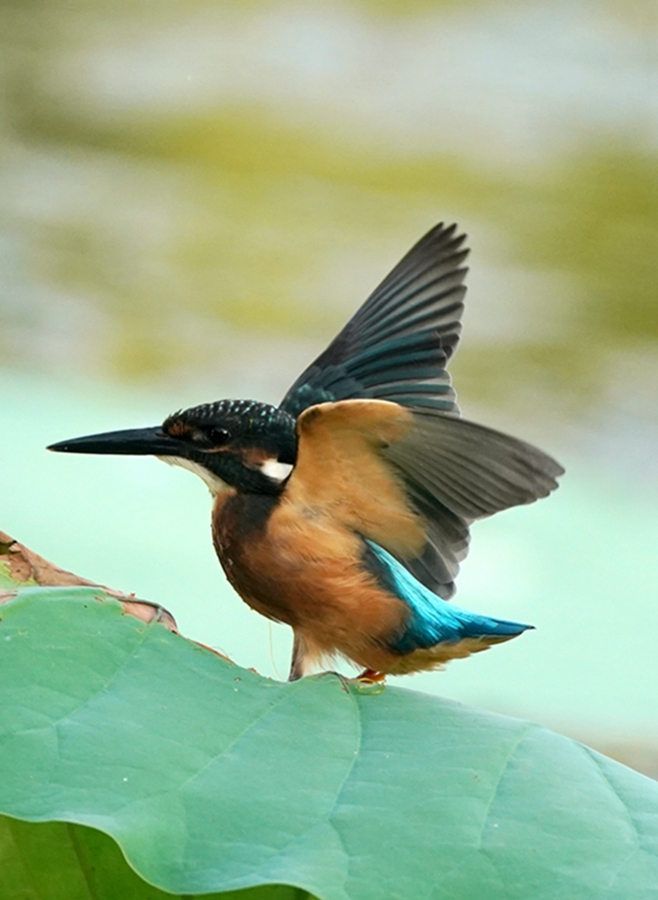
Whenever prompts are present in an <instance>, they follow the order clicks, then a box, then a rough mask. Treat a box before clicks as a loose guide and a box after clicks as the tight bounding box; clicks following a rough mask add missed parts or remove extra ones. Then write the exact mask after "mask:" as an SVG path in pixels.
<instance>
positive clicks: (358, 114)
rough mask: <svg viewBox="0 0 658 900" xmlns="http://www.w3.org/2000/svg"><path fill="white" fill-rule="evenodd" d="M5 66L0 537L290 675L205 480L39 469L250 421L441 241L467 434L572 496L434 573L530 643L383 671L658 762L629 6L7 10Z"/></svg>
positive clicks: (652, 487) (656, 113)
mask: <svg viewBox="0 0 658 900" xmlns="http://www.w3.org/2000/svg"><path fill="white" fill-rule="evenodd" d="M0 47H1V51H0V78H1V80H2V85H1V86H2V90H1V91H0V96H1V97H2V99H0V378H1V385H2V391H1V394H0V426H1V427H0V527H1V528H3V529H4V530H6V531H9V532H10V533H11V534H13V535H14V536H15V537H16V538H17V539H19V540H21V541H23V542H24V543H26V544H28V545H29V546H31V547H32V548H33V549H35V550H37V551H38V552H40V553H42V554H43V555H45V556H47V557H48V558H51V559H53V560H54V561H56V562H57V563H59V564H60V565H62V566H64V567H66V568H69V569H72V570H73V571H75V572H78V573H79V574H82V575H86V576H87V577H90V578H93V579H94V580H98V581H100V582H103V583H106V584H109V585H111V586H113V587H115V588H121V589H123V590H126V591H135V592H136V593H137V594H138V595H140V596H142V597H146V598H149V599H151V600H156V601H159V602H161V603H163V604H164V605H165V606H167V607H168V608H169V609H170V610H171V611H172V613H173V614H174V615H175V617H176V619H177V621H178V623H179V625H180V627H181V629H182V630H183V632H184V633H186V634H187V635H189V636H190V637H193V638H195V639H197V640H201V641H203V642H204V643H207V644H212V645H213V646H216V647H218V648H219V649H221V650H222V651H224V652H225V653H227V654H228V655H229V656H231V657H232V658H233V659H235V660H236V662H239V663H240V664H242V665H247V666H254V667H255V668H257V669H258V670H259V671H261V672H262V673H264V674H267V675H272V676H275V677H276V676H277V675H280V676H285V673H286V672H287V666H288V654H289V646H290V639H289V634H288V632H287V630H286V629H284V628H282V627H279V626H271V625H269V624H268V623H267V622H266V621H265V620H264V619H262V618H260V617H258V616H257V615H256V614H255V613H252V612H250V611H249V610H248V609H247V608H246V607H245V606H244V605H243V604H242V603H241V602H240V601H239V600H238V598H237V597H236V596H235V595H233V594H232V592H231V590H230V589H229V588H228V587H227V586H226V584H225V582H224V579H223V576H222V575H221V573H220V570H219V568H218V566H217V564H216V561H215V559H214V556H213V551H212V548H211V544H210V536H209V505H210V503H209V497H208V495H207V493H206V491H205V488H204V487H203V485H202V483H201V482H200V481H198V480H196V479H192V478H191V477H190V476H189V474H188V473H184V472H182V471H181V470H173V469H169V468H167V467H165V466H162V465H160V464H159V463H157V462H156V461H154V460H151V459H130V458H115V459H113V458H111V457H105V458H100V457H96V458H94V457H74V456H70V457H67V456H56V455H54V454H48V453H46V452H44V450H43V448H44V446H45V445H46V444H47V443H51V442H53V441H56V440H59V439H63V438H66V437H71V436H74V435H78V434H85V433H91V432H94V431H105V430H111V429H115V428H128V427H132V426H140V425H151V424H156V423H157V422H159V421H161V420H162V419H163V418H164V416H165V415H166V414H167V413H169V412H171V411H173V410H174V409H176V408H179V407H183V406H186V405H190V404H196V403H200V402H204V401H207V400H213V399H217V398H219V397H230V396H237V397H254V398H258V399H263V400H267V401H270V402H277V401H278V400H279V399H280V397H281V396H282V394H283V393H284V392H285V390H286V388H287V386H288V385H289V384H290V383H291V382H292V381H293V380H294V378H295V377H296V376H297V374H298V373H299V371H300V370H301V369H302V368H303V367H304V366H305V365H306V364H307V363H308V362H309V361H310V360H311V359H312V358H313V357H314V356H315V355H316V354H317V353H318V352H319V351H320V350H321V349H323V347H324V346H325V345H326V343H327V342H328V340H329V339H330V338H331V337H332V336H333V335H334V333H335V332H336V331H337V330H338V329H339V328H340V327H341V325H342V324H343V323H344V321H345V320H346V319H347V317H348V316H349V315H350V314H351V313H352V312H353V311H354V310H355V309H356V307H357V306H358V305H359V303H360V302H361V301H362V300H363V299H365V297H366V295H367V294H368V292H369V291H370V290H371V289H372V288H373V287H374V286H375V285H376V284H377V283H378V281H379V280H380V279H381V278H382V277H383V276H384V275H385V274H386V272H387V271H388V270H389V269H390V268H391V267H392V266H393V265H394V264H395V263H396V262H397V260H398V259H399V258H400V257H401V256H402V255H403V253H404V252H406V250H407V249H408V248H409V247H410V246H411V244H412V243H413V242H415V240H417V239H418V238H419V237H420V236H421V235H422V234H423V233H424V232H425V231H426V230H428V229H429V228H430V227H431V226H432V225H433V224H435V223H436V222H437V221H439V220H446V221H457V222H458V223H459V225H460V227H462V228H463V229H465V230H466V231H467V232H468V234H469V242H470V246H471V247H472V251H473V252H472V256H471V259H470V263H471V266H472V272H471V274H470V275H469V281H468V283H469V294H468V298H467V303H468V306H467V312H466V315H465V331H464V338H463V346H462V349H461V350H460V352H459V354H458V356H457V359H456V360H455V362H454V364H453V366H452V371H453V374H454V378H455V382H456V386H457V389H458V392H459V396H460V401H461V406H462V409H463V411H464V414H465V415H466V416H467V417H469V418H472V419H476V420H477V421H481V422H483V423H486V424H489V425H491V426H493V427H498V428H501V429H504V430H507V431H510V432H511V433H513V434H516V435H518V436H519V437H523V438H525V439H526V440H530V441H533V442H535V443H538V444H539V445H540V446H542V447H543V448H544V449H546V450H548V451H549V452H551V453H553V454H554V455H556V456H557V457H558V458H559V459H560V460H561V461H562V462H563V463H564V464H565V465H566V467H567V475H566V476H565V477H564V479H563V481H562V486H561V488H560V490H559V491H558V493H557V494H556V495H554V496H553V497H552V498H551V499H550V500H548V501H543V502H542V503H540V504H538V505H536V506H532V507H526V508H523V509H520V510H513V511H510V512H508V513H505V514H502V515H500V516H497V517H495V518H494V519H492V520H489V521H487V522H484V523H481V524H479V525H476V526H475V528H474V536H473V542H472V550H471V555H470V557H469V559H468V560H467V561H466V563H465V565H464V567H463V571H462V574H461V576H460V580H459V595H458V599H459V603H460V604H461V605H463V606H466V607H470V608H472V609H479V610H481V611H483V612H487V613H490V614H492V615H497V616H502V617H510V618H516V619H519V620H521V621H529V622H533V623H534V624H535V625H536V626H537V631H535V632H532V633H530V634H527V635H524V636H523V637H522V638H520V639H519V640H518V641H514V642H513V643H510V644H509V645H505V646H504V647H500V648H496V649H495V650H494V651H493V652H491V653H487V654H482V655H481V656H479V657H476V658H473V659H472V660H470V661H466V662H456V663H453V665H452V666H451V667H450V668H449V669H448V670H447V671H446V672H444V673H434V674H430V675H423V676H415V677H414V678H413V679H405V680H404V682H403V683H404V685H405V686H407V687H409V688H414V689H420V690H425V691H431V692H436V693H440V694H444V695H447V696H451V697H454V698H457V699H462V700H464V701H466V702H470V703H475V704H478V705H482V706H485V707H488V708H491V709H496V710H500V711H503V712H507V713H510V714H512V715H520V716H524V717H528V718H531V719H534V720H536V721H540V722H542V723H543V724H546V725H549V726H551V727H554V728H557V729H558V730H561V731H563V732H565V733H568V734H570V735H572V736H576V737H580V738H583V739H585V740H587V741H588V742H590V743H593V744H594V745H595V746H597V747H599V748H601V749H603V750H605V751H607V752H610V753H612V754H613V755H615V756H617V758H620V759H622V760H624V761H627V762H629V763H630V764H632V765H636V766H637V767H639V768H641V769H642V770H643V771H646V772H648V773H650V774H651V773H652V774H658V653H657V652H656V643H657V638H658V597H657V596H656V594H657V590H656V588H657V586H658V557H657V552H656V547H657V546H658V452H657V451H656V446H657V442H658V403H657V389H656V384H657V376H658V297H657V287H658V7H656V5H655V3H654V2H653V0H647V2H646V3H642V2H629V0H624V2H621V0H608V2H606V0H603V2H587V0H571V2H569V3H566V2H564V3H563V2H557V3H551V4H547V3H545V2H542V0H517V2H508V3H502V2H501V3H496V2H486V0H472V2H461V3H457V2H447V0H446V2H429V0H427V2H423V0H413V2H410V0H406V2H401V0H381V2H377V0H362V2H358V0H352V2H337V0H336V2H334V0H317V2H314V3H312V4H308V3H307V4H303V3H295V2H287V0H272V2H244V0H243V2H237V0H235V2H201V0H197V2H194V0H187V2H181V0H158V3H152V2H147V0H131V2H128V0H108V2H106V3H103V4H99V3H91V2H89V0H70V2H67V3H61V2H54V0H13V2H12V0H2V3H0ZM172 678H175V673H172ZM164 689H166V686H165V688H164Z"/></svg>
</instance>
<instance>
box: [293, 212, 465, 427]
mask: <svg viewBox="0 0 658 900" xmlns="http://www.w3.org/2000/svg"><path fill="white" fill-rule="evenodd" d="M456 229H457V226H456V225H451V226H450V227H449V228H445V227H444V226H443V224H440V225H437V226H436V227H435V228H433V229H432V230H431V231H430V232H428V234H426V235H425V237H423V238H421V240H420V241H418V243H417V244H416V245H415V246H414V247H412V249H411V250H410V251H409V252H408V253H407V255H406V256H405V257H404V259H402V260H401V262H399V263H398V265H397V266H396V267H395V268H394V269H393V271H392V272H391V273H390V274H389V275H388V276H387V277H386V278H385V279H384V281H383V282H382V283H381V284H380V285H379V287H378V288H376V289H375V291H374V292H373V293H372V294H371V295H370V297H369V298H368V299H367V300H366V302H365V303H364V304H363V306H362V307H361V308H360V309H359V310H358V311H357V312H356V313H355V315H354V316H353V317H352V318H351V319H350V321H349V322H348V323H347V325H346V326H345V327H344V328H343V330H342V331H341V332H340V334H339V335H338V336H337V337H336V338H334V340H333V341H332V342H331V344H330V345H329V346H328V347H327V349H326V350H325V351H324V353H322V354H320V356H319V357H318V358H317V359H316V360H315V362H313V363H312V364H311V365H310V366H309V367H308V369H306V371H305V372H303V373H302V375H300V377H299V378H298V379H297V381H296V382H295V383H294V384H293V386H292V387H291V388H290V390H289V391H288V393H287V394H286V396H285V397H284V398H283V400H282V401H281V404H280V405H281V409H284V410H285V411H286V412H288V413H290V414H291V415H292V416H295V417H297V416H298V415H299V414H300V413H301V412H303V411H304V410H305V409H307V408H308V407H309V406H313V405H314V404H316V403H323V402H325V401H332V400H347V399H352V398H372V399H381V400H392V401H394V402H396V403H401V404H403V405H405V406H426V407H428V408H432V409H439V410H441V411H443V412H444V413H457V412H458V410H457V406H456V397H455V392H454V391H453V389H452V387H451V384H450V376H449V375H448V373H447V372H446V368H445V367H446V364H447V362H448V360H449V358H450V356H451V355H452V353H453V351H454V349H455V347H456V346H457V342H458V341H459V333H460V330H461V324H460V319H461V315H462V312H463V309H464V295H465V293H466V288H465V287H464V285H463V281H464V277H465V275H466V272H467V269H465V268H461V264H462V263H463V261H464V259H465V258H466V256H467V254H468V250H464V249H462V244H463V243H464V240H465V238H466V236H465V235H463V234H462V235H457V236H455V232H456Z"/></svg>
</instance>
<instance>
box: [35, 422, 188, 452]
mask: <svg viewBox="0 0 658 900" xmlns="http://www.w3.org/2000/svg"><path fill="white" fill-rule="evenodd" d="M46 449H47V450H55V451H57V453H121V454H126V455H131V456H176V455H180V452H181V449H182V448H181V442H180V441H177V440H176V439H175V438H172V437H169V435H168V434H165V433H164V432H163V431H162V428H161V427H160V426H157V427H155V428H133V429H130V430H129V431H108V432H107V433H105V434H89V435H86V436H85V437H79V438H71V439H70V440H68V441H60V442H59V443H58V444H51V445H50V446H49V447H47V448H46Z"/></svg>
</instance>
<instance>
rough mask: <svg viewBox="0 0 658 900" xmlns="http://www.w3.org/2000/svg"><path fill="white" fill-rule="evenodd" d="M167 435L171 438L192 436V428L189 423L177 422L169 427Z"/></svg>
mask: <svg viewBox="0 0 658 900" xmlns="http://www.w3.org/2000/svg"><path fill="white" fill-rule="evenodd" d="M167 434H169V435H170V436H171V437H185V435H189V434H192V428H191V426H190V425H188V424H187V422H181V421H180V420H177V421H175V422H171V423H170V424H169V425H168V426H167Z"/></svg>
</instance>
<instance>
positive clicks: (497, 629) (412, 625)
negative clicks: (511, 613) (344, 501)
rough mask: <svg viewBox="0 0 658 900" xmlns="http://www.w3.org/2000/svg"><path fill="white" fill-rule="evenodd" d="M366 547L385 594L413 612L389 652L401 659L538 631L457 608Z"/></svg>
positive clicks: (375, 547)
mask: <svg viewBox="0 0 658 900" xmlns="http://www.w3.org/2000/svg"><path fill="white" fill-rule="evenodd" d="M366 544H367V549H366V553H365V555H364V559H363V562H364V564H365V566H366V568H367V569H368V571H369V572H370V573H371V574H373V575H374V576H375V577H376V578H377V580H378V582H379V583H380V584H381V586H382V587H383V588H384V589H385V590H387V591H389V592H390V593H392V594H394V595H395V596H396V597H399V599H400V600H403V601H404V602H405V603H406V604H407V606H408V607H409V609H410V610H411V615H410V617H409V619H408V621H407V623H406V628H405V630H404V631H403V633H402V634H399V635H396V637H395V639H394V640H393V641H392V642H391V643H390V644H389V649H391V650H393V651H394V652H396V653H399V654H400V655H405V654H407V653H411V652H413V651H414V650H420V649H427V648H428V647H434V646H435V645H436V644H442V643H446V642H447V643H456V642H457V641H460V640H462V639H463V638H479V637H484V638H487V637H491V638H497V637H498V638H505V637H510V638H511V637H516V635H518V634H522V633H523V632H524V631H527V630H528V629H530V628H533V627H534V626H533V625H522V624H520V623H519V622H507V621H505V620H504V619H491V618H489V616H481V615H479V614H478V613H472V612H469V611H468V610H467V609H460V608H459V607H458V606H453V604H452V603H448V602H447V601H445V600H442V599H441V598H440V597H437V595H436V594H433V593H432V591H430V590H429V588H426V587H425V586H424V585H422V584H421V583H420V582H419V581H417V580H416V579H415V578H414V577H413V575H411V574H410V573H409V572H408V571H407V570H406V569H405V568H404V566H403V565H402V564H401V563H399V562H398V561H397V560H396V559H395V558H394V557H393V556H391V554H390V553H388V552H387V551H386V550H384V549H383V548H382V547H380V546H379V545H378V544H374V543H373V542H372V541H366Z"/></svg>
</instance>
